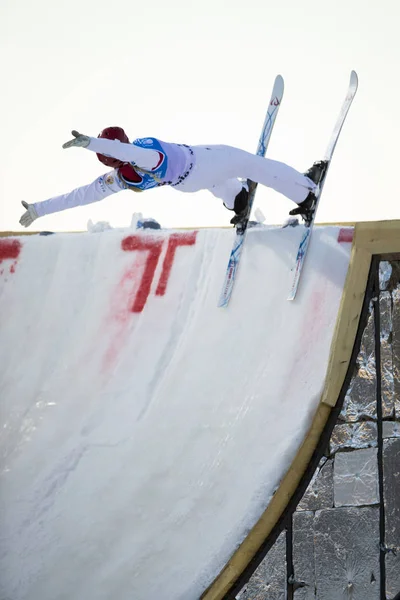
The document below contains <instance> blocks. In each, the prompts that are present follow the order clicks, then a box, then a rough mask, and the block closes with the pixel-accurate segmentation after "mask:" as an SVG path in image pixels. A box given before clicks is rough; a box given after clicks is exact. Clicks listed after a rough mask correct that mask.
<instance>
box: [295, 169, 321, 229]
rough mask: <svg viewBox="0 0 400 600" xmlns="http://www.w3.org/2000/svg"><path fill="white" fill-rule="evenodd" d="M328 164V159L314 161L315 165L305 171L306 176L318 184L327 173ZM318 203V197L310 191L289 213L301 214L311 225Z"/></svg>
mask: <svg viewBox="0 0 400 600" xmlns="http://www.w3.org/2000/svg"><path fill="white" fill-rule="evenodd" d="M327 166H328V161H326V160H320V161H318V162H316V163H314V164H313V166H312V167H310V169H308V171H306V172H305V173H304V176H305V177H308V179H311V181H313V182H314V183H316V184H317V185H318V184H319V183H320V181H321V180H322V178H323V176H324V175H325V171H326V167H327ZM316 204H317V197H316V195H315V193H314V192H310V193H309V194H308V196H307V198H306V199H305V200H303V202H302V203H301V204H299V205H298V206H297V208H293V210H291V211H289V215H292V216H295V215H300V216H301V217H302V218H303V220H304V223H305V225H306V227H310V225H311V223H312V220H313V217H314V212H315V207H316Z"/></svg>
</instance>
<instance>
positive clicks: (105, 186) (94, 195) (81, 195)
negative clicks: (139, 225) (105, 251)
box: [19, 171, 124, 227]
mask: <svg viewBox="0 0 400 600" xmlns="http://www.w3.org/2000/svg"><path fill="white" fill-rule="evenodd" d="M123 189H124V187H123V185H122V184H121V182H120V179H119V177H118V173H117V172H116V171H110V172H108V173H106V174H105V175H101V177H98V178H97V179H96V180H95V181H93V182H92V183H89V185H83V186H81V187H79V188H76V189H75V190H73V191H72V192H69V193H68V194H62V195H61V196H55V197H54V198H49V199H48V200H44V201H43V202H35V203H33V204H28V203H27V202H22V205H23V207H24V208H26V209H27V210H26V212H25V213H24V214H23V215H22V217H21V218H20V220H19V222H20V224H21V225H23V226H24V227H29V225H31V224H32V223H33V221H35V220H36V219H37V218H38V217H43V216H44V215H49V214H52V213H56V212H60V211H62V210H67V209H68V208H74V207H75V206H84V205H86V204H91V203H92V202H99V200H103V199H104V198H107V196H110V195H111V194H115V193H116V192H120V191H121V190H123Z"/></svg>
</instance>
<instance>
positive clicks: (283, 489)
mask: <svg viewBox="0 0 400 600" xmlns="http://www.w3.org/2000/svg"><path fill="white" fill-rule="evenodd" d="M392 252H393V253H394V252H400V220H398V221H377V222H363V223H357V224H356V226H355V232H354V238H353V246H352V254H351V257H350V264H349V269H348V273H347V278H346V282H345V286H344V291H343V296H342V300H341V305H340V309H339V312H338V318H337V323H336V327H335V331H334V335H333V338H332V344H331V351H330V358H329V362H328V368H327V376H326V380H325V386H324V390H323V393H322V396H321V402H320V404H319V406H318V408H317V411H316V414H315V416H314V419H313V422H312V424H311V427H310V429H309V431H308V432H307V434H306V436H305V439H304V441H303V443H302V445H301V446H300V448H299V450H298V452H297V455H296V457H295V458H294V460H293V462H292V464H291V465H290V467H289V470H288V471H287V472H286V474H285V476H284V478H283V479H282V481H281V484H280V486H279V488H278V490H277V491H276V493H275V494H274V496H273V498H272V500H271V502H270V503H269V505H268V507H267V508H266V510H265V511H264V513H263V514H262V516H261V518H260V519H259V521H258V522H257V523H256V524H255V526H254V527H253V528H252V530H251V532H250V533H249V535H248V536H247V537H246V539H245V540H244V541H243V542H242V544H241V545H240V547H239V548H238V549H237V550H236V552H235V553H234V554H233V555H232V557H231V558H230V560H229V562H228V563H227V564H226V566H225V568H224V569H223V570H222V571H221V573H220V574H219V575H218V576H217V578H216V579H215V580H214V582H213V583H212V584H211V585H210V586H209V588H208V589H207V590H206V591H205V592H204V594H203V595H202V596H201V598H202V600H221V599H222V598H223V597H224V595H225V594H226V593H227V592H228V591H229V589H230V588H231V587H232V585H233V584H234V583H235V581H236V580H237V579H238V577H239V576H240V575H241V573H242V572H243V570H244V569H245V568H246V567H247V565H248V564H249V562H250V560H251V559H252V558H253V557H254V555H255V554H256V552H257V551H258V550H259V548H260V547H261V545H262V544H263V542H264V541H265V540H266V539H267V537H268V535H269V534H270V533H271V531H272V529H273V527H274V526H275V524H276V523H277V521H278V519H279V518H280V517H281V516H282V514H283V512H284V510H285V508H286V506H287V505H288V502H289V500H290V499H291V497H292V496H293V494H294V492H295V491H296V489H297V486H298V485H299V483H300V480H301V478H302V476H303V474H304V472H305V470H306V468H307V466H308V464H309V462H310V459H311V456H312V454H313V452H314V450H315V448H316V447H317V445H318V442H319V439H320V436H321V433H322V431H323V429H324V426H325V424H326V422H327V420H328V417H329V415H330V412H331V410H332V407H334V406H335V404H336V402H337V400H338V397H339V393H340V390H341V388H342V385H343V382H344V378H345V376H346V372H347V368H348V365H349V362H350V357H351V353H352V350H353V346H354V341H355V337H356V334H357V329H358V325H359V319H360V315H361V309H362V305H363V300H364V294H365V289H366V285H367V279H368V273H369V269H370V264H371V258H372V255H373V254H385V253H392Z"/></svg>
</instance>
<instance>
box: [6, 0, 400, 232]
mask: <svg viewBox="0 0 400 600" xmlns="http://www.w3.org/2000/svg"><path fill="white" fill-rule="evenodd" d="M399 6H400V3H399V2H398V0H381V1H380V2H379V3H373V4H372V3H367V2H365V0H334V1H331V2H325V1H324V0H322V1H321V0H301V1H299V0H280V1H279V2H273V3H272V2H269V1H267V0H246V1H245V2H244V1H243V0H229V2H228V1H227V0H202V2H193V1H191V0H169V1H168V2H166V1H165V0H162V1H161V0H153V1H151V0H142V1H141V2H139V1H138V0H119V1H118V2H116V3H112V2H105V1H104V0H69V1H68V2H65V1H64V0H62V1H60V0H36V1H35V2H31V1H30V0H2V2H1V4H0V20H1V24H2V35H1V72H2V77H3V84H2V93H1V96H0V109H1V116H2V144H1V150H0V160H1V165H2V177H1V181H0V229H3V230H4V229H12V230H20V229H22V228H21V227H20V225H19V223H18V220H19V217H20V215H21V213H22V212H23V209H22V207H21V205H20V201H21V200H22V199H24V200H26V201H28V202H37V201H40V200H45V199H47V198H49V197H51V196H55V195H57V194H61V193H65V192H67V191H70V190H72V189H73V188H75V187H77V186H79V185H83V184H85V183H89V182H91V181H92V180H94V179H95V178H96V177H97V176H98V175H100V174H101V173H103V172H105V169H106V168H105V167H104V166H103V165H101V163H99V162H98V161H97V159H96V157H95V156H94V155H93V154H92V153H90V152H87V151H84V150H81V149H75V148H73V149H70V150H63V149H62V148H61V145H62V143H63V142H65V141H66V140H68V139H70V130H71V129H78V130H79V131H81V132H82V133H86V134H88V135H97V134H98V132H99V131H100V130H101V129H103V128H104V127H106V126H109V125H120V126H122V127H124V128H125V129H126V131H127V133H128V135H129V136H130V138H131V139H134V138H136V137H144V136H154V137H158V138H160V139H162V140H165V141H170V142H179V143H188V144H203V143H204V144H212V143H226V144H231V145H235V146H238V147H241V148H244V149H246V150H249V151H251V152H254V151H255V150H256V146H257V140H258V136H259V133H260V128H261V125H262V123H263V120H264V116H265V111H266V107H267V102H268V100H269V96H270V93H271V87H272V84H273V81H274V78H275V75H276V74H277V73H280V74H281V75H282V76H283V77H284V79H285V96H284V100H283V103H282V107H281V110H280V113H279V116H278V119H277V122H276V125H275V129H274V132H273V136H272V140H271V144H270V147H269V150H268V156H269V157H271V158H274V159H277V160H282V161H284V162H287V163H288V164H291V165H292V166H294V167H296V168H297V169H299V170H301V171H304V170H305V169H306V168H307V167H308V166H310V164H311V163H312V162H313V161H314V160H317V159H318V158H320V157H321V156H322V155H323V153H324V151H325V147H326V145H327V142H328V138H329V135H330V132H331V129H332V127H333V125H334V123H335V120H336V118H337V115H338V111H339V109H340V104H341V102H342V100H343V97H344V95H345V93H346V88H347V84H348V79H349V75H350V71H351V69H355V70H356V71H357V73H358V76H359V90H358V94H357V97H356V99H355V101H354V103H353V106H352V109H351V111H350V113H349V116H348V121H347V122H346V125H345V128H344V130H343V133H342V136H341V139H340V142H339V144H338V146H337V149H336V154H335V157H334V161H333V163H332V168H331V170H330V173H329V179H328V180H327V183H326V186H325V191H324V196H323V201H322V202H321V205H320V208H319V212H318V218H317V221H320V222H321V221H354V220H371V219H390V218H400V203H399V192H398V189H397V177H396V178H395V177H394V174H396V173H397V172H398V170H399V164H398V154H399V153H398V140H399V136H400V117H399V110H400V84H399V77H398V69H399V64H400V42H399V39H400V38H399V33H398V25H399V20H400V8H399ZM255 205H256V206H259V207H260V208H261V209H262V211H263V212H264V214H265V215H266V216H267V220H268V222H270V223H279V222H282V221H283V220H284V219H285V218H286V216H287V212H288V210H289V209H290V208H291V207H292V204H291V203H290V202H289V201H288V200H286V199H285V198H284V197H283V196H280V195H278V194H276V193H275V192H273V191H272V190H268V189H267V188H261V186H260V187H259V190H258V193H257V197H256V201H255ZM135 211H140V212H142V213H143V214H144V215H145V216H151V217H154V218H156V219H158V220H159V222H160V223H161V224H162V225H163V226H166V227H174V226H176V227H180V226H189V227H191V226H221V225H226V224H228V222H229V218H230V216H231V213H229V212H228V211H226V209H224V208H223V207H222V205H221V204H220V202H219V201H218V200H217V199H215V198H214V197H213V196H211V194H209V193H208V192H206V191H204V192H198V193H197V194H192V195H188V194H182V193H178V192H177V191H175V190H173V189H168V188H161V189H156V190H150V191H146V192H144V193H143V194H141V195H138V194H133V193H132V192H129V191H124V192H121V193H119V194H117V195H114V196H112V197H111V198H109V199H107V200H105V201H102V202H100V203H98V204H92V205H90V206H88V207H85V208H77V209H73V210H70V211H65V212H63V213H59V214H56V215H51V216H48V217H44V218H43V219H41V220H40V221H37V222H36V223H35V224H34V226H33V228H34V229H36V230H37V229H50V230H54V231H59V230H79V229H86V224H87V221H88V219H89V218H91V219H92V220H93V221H100V220H104V221H108V222H110V223H111V225H112V226H114V227H125V226H128V225H129V224H130V220H131V216H132V214H133V212H135Z"/></svg>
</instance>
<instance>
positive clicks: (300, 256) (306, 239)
mask: <svg viewBox="0 0 400 600" xmlns="http://www.w3.org/2000/svg"><path fill="white" fill-rule="evenodd" d="M357 87H358V77H357V73H356V72H355V71H352V72H351V75H350V83H349V88H348V91H347V95H346V98H345V100H344V102H343V104H342V108H341V111H340V114H339V118H338V120H337V121H336V125H335V127H334V129H333V131H332V135H331V139H330V140H329V144H328V147H327V149H326V152H325V156H324V159H323V160H325V161H327V163H328V164H327V167H326V169H325V173H324V176H323V178H322V180H321V181H320V183H319V188H318V196H317V202H316V205H315V210H314V214H313V218H312V221H311V223H310V224H309V226H308V227H305V229H304V233H303V236H302V238H301V242H300V245H299V249H298V251H297V256H296V265H295V267H294V276H293V283H292V287H291V290H290V294H289V296H288V300H294V299H295V297H296V293H297V289H298V287H299V282H300V275H301V272H302V269H303V265H304V261H305V258H306V255H307V250H308V246H309V243H310V239H311V233H312V230H313V226H314V221H315V215H316V213H317V208H318V204H319V201H320V199H321V194H322V189H323V187H324V184H325V181H326V176H327V174H328V170H329V167H330V163H331V160H332V156H333V153H334V151H335V147H336V144H337V141H338V139H339V135H340V132H341V130H342V127H343V123H344V122H345V120H346V116H347V113H348V112H349V108H350V106H351V103H352V102H353V100H354V96H355V95H356V92H357Z"/></svg>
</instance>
